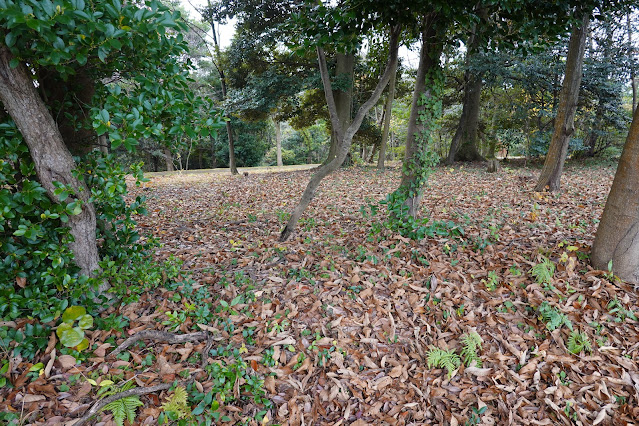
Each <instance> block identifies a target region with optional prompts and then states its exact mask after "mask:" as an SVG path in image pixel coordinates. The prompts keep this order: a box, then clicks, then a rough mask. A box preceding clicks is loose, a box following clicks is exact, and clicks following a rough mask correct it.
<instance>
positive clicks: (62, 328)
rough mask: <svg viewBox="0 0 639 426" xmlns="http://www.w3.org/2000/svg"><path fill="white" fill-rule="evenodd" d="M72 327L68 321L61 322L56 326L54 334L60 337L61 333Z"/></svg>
mask: <svg viewBox="0 0 639 426" xmlns="http://www.w3.org/2000/svg"><path fill="white" fill-rule="evenodd" d="M72 328H73V326H72V325H71V324H69V323H68V322H63V323H62V324H60V325H59V326H58V329H57V330H56V331H55V334H56V335H57V336H58V338H60V337H62V333H64V332H65V331H69V330H71V329H72Z"/></svg>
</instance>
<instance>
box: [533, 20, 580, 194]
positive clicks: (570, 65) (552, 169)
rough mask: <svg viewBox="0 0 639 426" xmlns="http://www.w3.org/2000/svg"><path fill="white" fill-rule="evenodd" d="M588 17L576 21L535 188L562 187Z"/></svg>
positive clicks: (556, 189)
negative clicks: (551, 129) (562, 174)
mask: <svg viewBox="0 0 639 426" xmlns="http://www.w3.org/2000/svg"><path fill="white" fill-rule="evenodd" d="M588 19H589V15H588V14H587V13H586V14H585V15H584V18H583V19H582V22H581V23H580V24H576V25H575V27H574V28H573V30H572V33H571V35H570V42H569V44H568V57H567V58H566V71H565V73H564V81H563V83H562V85H561V93H560V94H559V106H558V108H557V116H556V117H555V128H554V132H553V135H552V139H551V141H550V147H549V148H548V154H546V159H545V161H544V167H543V169H542V171H541V175H540V176H539V180H538V181H537V185H536V186H535V191H543V190H544V189H547V190H549V191H558V190H559V187H560V179H561V173H562V172H563V169H564V163H565V161H566V155H567V154H568V145H569V144H570V137H571V135H572V134H573V132H574V131H575V128H574V124H575V113H576V112H577V100H578V98H579V86H580V85H581V75H582V69H583V63H584V51H585V47H586V34H587V33H588Z"/></svg>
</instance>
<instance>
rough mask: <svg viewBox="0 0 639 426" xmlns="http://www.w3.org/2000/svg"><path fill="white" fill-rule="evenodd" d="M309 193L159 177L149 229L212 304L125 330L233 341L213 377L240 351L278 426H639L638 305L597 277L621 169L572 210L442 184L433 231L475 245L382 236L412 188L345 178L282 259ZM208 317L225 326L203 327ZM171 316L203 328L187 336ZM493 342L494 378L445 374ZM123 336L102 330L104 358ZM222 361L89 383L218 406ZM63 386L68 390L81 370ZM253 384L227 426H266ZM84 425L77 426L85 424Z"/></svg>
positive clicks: (454, 177)
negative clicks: (577, 336)
mask: <svg viewBox="0 0 639 426" xmlns="http://www.w3.org/2000/svg"><path fill="white" fill-rule="evenodd" d="M309 176H310V172H289V173H277V174H265V175H253V174H251V175H249V176H248V177H245V176H236V177H228V176H224V175H219V174H193V175H181V176H176V175H172V176H156V177H153V178H152V179H151V181H150V182H149V183H147V184H145V185H144V187H143V188H140V189H135V190H134V195H135V194H138V193H140V194H144V195H146V196H147V197H148V210H149V216H148V217H145V218H140V223H141V226H142V227H144V228H146V229H147V230H148V231H150V232H151V233H153V234H154V235H156V236H157V237H158V238H160V239H161V241H162V242H163V243H164V246H163V247H162V248H161V249H160V250H159V251H158V256H159V257H160V258H166V257H169V256H176V257H178V258H180V259H182V260H183V262H184V264H183V269H184V270H185V272H186V271H188V272H189V273H190V274H192V275H191V278H192V279H193V282H192V283H191V284H189V285H187V286H186V287H189V289H190V290H191V294H192V296H187V297H184V296H180V295H178V294H177V293H178V292H177V291H175V290H165V289H158V290H157V291H156V292H154V293H149V294H146V295H145V296H143V297H142V299H141V300H140V301H139V302H138V303H134V304H130V305H128V306H125V307H123V308H122V309H120V310H118V311H117V312H115V311H114V310H111V311H110V312H108V313H109V314H111V313H115V314H121V315H125V316H126V317H127V318H128V320H129V321H128V324H127V326H126V331H128V333H129V334H133V333H135V332H137V331H140V330H143V329H163V330H170V329H173V328H175V329H177V330H178V332H180V333H187V332H193V331H199V330H200V328H199V327H198V325H197V324H198V323H200V324H202V323H203V322H205V323H206V324H205V325H207V326H208V327H210V329H211V330H213V329H215V332H214V335H215V336H216V337H215V343H214V345H213V352H209V361H210V363H216V362H219V363H220V365H230V364H231V363H232V359H236V358H237V356H233V355H232V354H231V352H232V350H233V349H235V350H236V355H237V354H239V356H241V358H242V359H243V360H244V361H245V362H246V363H247V367H248V370H249V371H250V372H256V373H257V375H258V376H259V377H260V378H261V379H264V389H265V390H266V396H267V397H268V399H269V400H270V401H272V402H273V403H274V406H273V408H272V410H270V411H269V412H268V413H267V414H266V420H263V421H262V423H263V424H270V423H278V424H291V425H301V424H306V425H308V424H326V425H329V424H331V425H334V424H355V425H364V424H379V425H382V424H398V425H404V424H452V425H457V424H479V423H481V424H499V425H502V424H516V425H531V424H538V425H554V424H584V425H586V424H619V425H622V424H628V423H629V422H633V421H636V420H638V419H639V409H638V408H637V407H638V406H639V373H638V368H637V362H638V360H639V355H638V352H639V339H638V334H637V331H638V324H639V323H638V322H637V320H636V317H635V314H636V312H637V310H639V305H638V302H637V296H636V292H635V291H634V289H633V288H632V287H630V286H628V285H626V284H623V283H619V282H617V280H615V279H614V277H612V276H611V275H610V274H606V272H607V271H593V270H591V268H590V267H589V266H588V264H587V257H588V252H589V246H590V244H591V243H592V237H593V235H594V231H595V229H596V223H597V218H598V217H599V216H600V214H601V211H602V208H603V203H604V201H605V197H606V195H607V192H608V190H609V187H610V184H611V182H612V176H613V169H610V168H600V167H599V168H574V167H569V168H568V170H567V171H566V174H565V177H564V179H563V181H562V182H563V188H564V190H563V192H562V193H561V194H558V195H546V194H539V193H533V192H531V191H530V188H532V186H534V183H535V181H534V179H533V175H532V172H530V171H528V170H526V169H509V168H507V167H506V168H504V170H502V171H501V172H500V173H497V174H487V173H485V172H484V170H483V168H475V167H467V166H465V167H462V168H459V167H458V168H456V169H451V168H438V169H437V171H436V172H435V173H434V174H433V176H432V177H431V180H430V181H431V184H430V186H429V188H428V191H427V194H426V196H425V197H424V198H425V203H424V211H423V213H424V215H429V216H431V217H432V218H433V219H436V220H444V221H448V220H451V221H454V222H455V223H456V224H458V225H460V226H461V227H462V228H463V229H464V231H465V232H464V235H463V237H461V238H456V237H452V236H446V235H440V236H437V237H433V238H427V239H425V240H423V241H411V240H408V239H405V238H403V237H401V236H399V235H397V234H393V233H391V232H390V231H388V230H385V229H383V227H380V226H379V224H380V223H381V221H382V220H383V214H380V215H379V216H376V217H373V218H370V217H364V216H363V214H362V212H361V208H362V207H366V206H367V205H368V204H369V203H372V204H376V203H377V201H379V200H381V199H382V198H383V197H384V196H385V195H386V194H387V193H389V192H390V191H392V190H393V189H395V188H396V186H397V184H398V181H399V172H398V170H387V171H386V172H383V173H380V172H378V171H376V170H374V169H357V168H354V169H346V170H340V171H339V172H338V173H336V174H335V175H333V176H332V177H329V178H328V179H326V181H325V182H324V183H323V184H322V186H321V188H320V191H319V192H318V196H317V197H316V199H315V200H314V201H313V203H312V204H311V206H310V208H309V210H308V212H307V213H306V214H305V215H304V217H303V218H302V220H301V221H300V225H299V229H298V231H297V232H296V233H295V234H294V235H293V237H292V239H291V241H289V242H286V243H279V242H278V241H277V238H278V236H279V231H280V229H281V228H282V226H283V224H284V223H285V220H286V219H287V215H288V212H289V210H290V209H291V208H292V207H293V206H294V204H295V203H296V202H297V199H298V197H299V196H300V195H301V192H302V190H303V189H304V186H305V185H306V182H307V181H308V178H309ZM372 229H381V230H380V232H379V233H377V234H373V233H372V232H371V230H372ZM544 259H549V261H550V262H552V264H553V265H555V269H556V271H555V272H554V273H551V276H550V279H549V280H547V281H546V282H540V281H539V280H536V279H535V277H534V276H533V274H532V273H531V269H532V268H533V267H535V266H536V265H539V264H541V263H543V261H544ZM179 290H181V291H182V293H183V294H188V292H185V288H181V289H179ZM544 302H547V304H548V305H549V306H550V307H551V308H554V309H555V313H556V314H557V315H559V316H560V318H565V319H566V320H565V321H563V320H562V321H560V322H559V327H558V328H556V329H555V330H553V331H551V330H550V329H549V328H552V327H549V325H548V324H549V321H546V320H544V319H543V318H542V317H541V315H540V312H539V307H540V306H541V305H542V304H543V303H544ZM202 306H210V308H211V309H210V310H211V312H210V313H209V314H205V313H202V312H200V313H197V312H196V309H198V307H202ZM167 312H185V313H186V315H185V316H184V317H183V318H184V319H183V320H182V321H171V318H170V317H169V316H168V315H167ZM562 314H563V315H564V317H561V315H562ZM568 324H570V326H571V327H572V328H573V329H574V330H578V331H581V332H583V333H585V335H586V336H587V341H588V342H590V344H591V346H592V351H587V350H584V351H582V352H581V353H579V354H576V355H575V354H572V353H570V351H569V350H568V348H567V346H569V343H568V340H569V335H570V333H571V331H570V329H569V326H568ZM473 330H474V331H476V332H477V333H478V334H479V335H480V336H481V337H482V339H483V347H482V349H481V350H480V352H479V354H478V355H479V356H480V358H481V366H479V365H477V364H476V365H475V366H471V367H470V368H467V367H465V366H463V365H462V366H461V367H460V368H458V369H457V370H455V371H454V372H453V374H452V377H451V378H449V377H448V375H447V373H446V370H444V369H439V368H428V367H427V354H428V351H429V350H430V349H432V347H435V346H436V347H438V348H441V349H454V350H456V351H457V353H459V352H460V349H461V342H460V338H461V337H462V335H463V334H464V333H468V332H470V331H473ZM109 334H110V333H107V332H101V331H97V332H94V333H93V335H92V343H95V344H98V345H99V344H100V343H101V342H103V341H104V339H105V338H106V336H107V335H109ZM122 340H123V339H122V338H119V339H118V342H121V341H122ZM205 343H206V342H201V343H199V344H198V343H194V344H187V345H166V344H153V343H149V344H148V345H147V346H145V347H134V348H132V349H131V350H130V353H131V357H130V358H128V359H125V360H119V361H116V362H115V363H114V360H113V359H106V360H105V358H104V355H105V353H104V351H102V353H99V354H98V355H96V356H95V357H94V358H91V359H89V361H88V362H86V363H83V364H82V366H81V367H77V366H76V367H73V368H74V369H79V370H80V371H81V374H82V375H89V374H90V373H91V372H93V371H96V370H97V371H109V369H111V370H113V369H116V368H118V367H122V365H126V367H127V369H126V372H125V374H126V377H129V376H130V377H135V379H136V382H137V383H138V386H151V385H153V384H157V383H160V382H161V381H162V380H164V381H167V380H172V379H173V378H176V374H177V375H178V376H179V374H180V371H183V370H184V369H188V370H189V371H190V372H191V373H192V374H194V375H195V376H196V377H197V378H198V384H199V386H200V387H201V388H202V389H201V390H200V391H203V392H206V391H207V390H209V389H211V388H212V387H214V386H216V385H215V383H214V380H211V378H210V376H209V377H208V378H207V376H206V375H203V373H202V370H201V369H200V368H199V362H200V360H199V359H198V358H197V357H193V354H196V353H197V352H198V351H201V350H202V348H204V346H205ZM189 345H190V346H189ZM106 352H107V353H108V350H107V351H106ZM100 355H101V356H100ZM149 355H151V357H149ZM147 361H148V362H147ZM118 363H120V364H118ZM54 368H55V369H57V373H58V375H59V377H58V378H57V379H56V380H57V381H55V380H52V381H51V382H52V384H55V385H56V386H59V385H60V383H66V382H67V381H68V378H69V375H70V374H71V373H73V372H75V370H73V371H70V370H69V369H68V367H66V369H65V368H64V367H60V366H58V364H56V365H55V367H54ZM55 372H56V371H54V373H55ZM245 384H246V377H244V378H236V381H235V384H234V389H235V387H237V391H233V392H231V394H230V396H227V397H226V400H223V401H222V404H221V406H220V409H219V410H220V411H221V412H223V413H224V415H226V416H228V417H227V419H228V421H226V422H221V421H220V423H226V424H238V423H240V422H242V421H246V422H248V423H251V422H253V423H254V424H257V421H255V420H250V419H251V418H252V416H254V415H255V414H256V413H257V412H258V411H260V410H261V409H262V406H261V405H260V404H256V403H255V402H254V401H252V400H247V401H240V400H241V399H242V395H241V392H240V390H241V389H245V388H244V387H243V386H244V385H245ZM30 386H32V387H33V385H30ZM81 386H84V387H83V388H81ZM82 389H84V391H85V392H84V393H83V394H82V393H79V390H82ZM198 389H200V388H199V387H198ZM28 392H29V393H31V394H38V395H41V394H42V395H45V396H46V397H45V401H48V402H50V406H49V408H47V409H48V410H50V412H51V414H52V415H54V414H56V412H55V411H51V410H53V409H54V407H55V406H56V404H58V408H57V409H59V410H62V409H61V408H60V407H59V405H60V404H59V403H57V402H56V401H54V400H53V399H52V398H51V396H52V395H50V394H47V393H46V392H44V391H42V390H38V389H34V388H32V389H29V390H28ZM54 394H55V392H54ZM69 394H70V395H69V396H68V398H67V399H66V401H68V402H67V405H71V404H75V405H74V406H73V408H74V409H75V411H76V412H82V411H83V410H84V409H86V407H88V405H86V404H89V403H91V402H93V399H92V398H93V397H94V395H95V392H94V390H93V389H91V386H88V388H87V386H86V385H82V380H78V382H77V383H74V385H73V387H72V388H71V389H70V390H69ZM164 396H165V394H162V395H159V397H158V396H155V395H152V396H150V397H143V399H142V400H143V402H144V403H145V406H144V407H141V408H140V410H139V412H138V417H137V419H138V420H139V421H140V422H146V424H155V422H156V421H157V420H156V419H157V418H158V415H159V414H160V412H161V410H160V408H159V405H160V404H161V401H163V398H164ZM233 398H236V399H239V400H235V401H233ZM58 399H59V398H58ZM63 402H65V401H63ZM40 403H41V402H40ZM34 404H35V402H34ZM484 407H485V408H484ZM14 408H19V406H16V405H15V404H14ZM66 408H67V409H68V411H67V412H65V414H63V415H61V416H60V418H61V419H62V418H64V419H69V418H70V417H72V416H73V412H72V411H71V408H69V407H68V406H67V407H66ZM45 411H46V409H45V410H43V412H45ZM109 418H110V417H109V415H105V416H104V417H103V420H107V421H108V419H109ZM247 419H248V420H247Z"/></svg>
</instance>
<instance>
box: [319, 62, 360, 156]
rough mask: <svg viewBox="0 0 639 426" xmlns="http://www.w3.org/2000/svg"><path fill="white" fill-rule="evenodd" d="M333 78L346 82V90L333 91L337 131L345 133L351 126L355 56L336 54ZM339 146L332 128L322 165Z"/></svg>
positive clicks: (336, 134)
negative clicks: (329, 143) (339, 126)
mask: <svg viewBox="0 0 639 426" xmlns="http://www.w3.org/2000/svg"><path fill="white" fill-rule="evenodd" d="M335 60H336V64H335V77H336V78H342V79H344V80H346V81H347V82H348V88H347V89H346V90H333V98H334V99H335V108H337V117H338V118H339V122H340V124H341V126H342V128H341V129H339V131H342V132H344V131H346V129H347V128H348V126H350V124H351V117H352V114H353V76H354V73H355V55H354V54H352V53H338V54H336V55H335ZM338 145H339V138H338V131H337V129H335V128H334V126H333V130H332V131H331V146H330V148H329V150H328V157H327V158H326V162H325V163H324V164H328V162H330V161H331V160H333V158H335V157H336V156H337V150H338Z"/></svg>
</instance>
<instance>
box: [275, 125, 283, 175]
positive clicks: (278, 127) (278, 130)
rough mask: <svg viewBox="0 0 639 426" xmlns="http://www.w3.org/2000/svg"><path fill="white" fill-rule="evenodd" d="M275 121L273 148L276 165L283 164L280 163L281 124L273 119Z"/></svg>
mask: <svg viewBox="0 0 639 426" xmlns="http://www.w3.org/2000/svg"><path fill="white" fill-rule="evenodd" d="M274 121H275V150H276V156H277V165H278V166H283V165H284V163H282V126H281V124H282V123H280V122H279V121H277V120H274Z"/></svg>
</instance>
